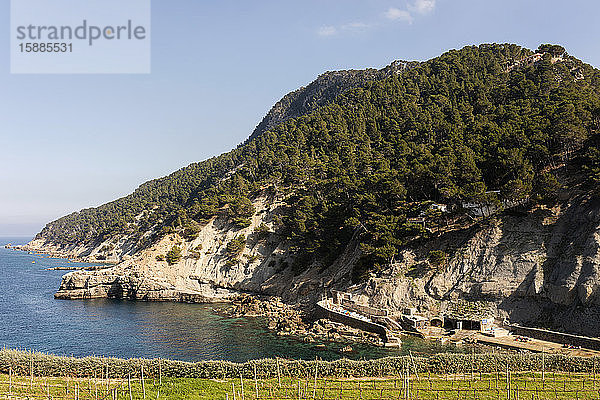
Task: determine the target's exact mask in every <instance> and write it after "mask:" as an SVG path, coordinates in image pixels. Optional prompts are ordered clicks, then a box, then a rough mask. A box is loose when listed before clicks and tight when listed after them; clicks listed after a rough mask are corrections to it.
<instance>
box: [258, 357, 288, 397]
mask: <svg viewBox="0 0 600 400" xmlns="http://www.w3.org/2000/svg"><path fill="white" fill-rule="evenodd" d="M252 366H253V367H254V388H255V389H256V398H257V399H258V379H256V363H252ZM279 387H280V388H281V385H279Z"/></svg>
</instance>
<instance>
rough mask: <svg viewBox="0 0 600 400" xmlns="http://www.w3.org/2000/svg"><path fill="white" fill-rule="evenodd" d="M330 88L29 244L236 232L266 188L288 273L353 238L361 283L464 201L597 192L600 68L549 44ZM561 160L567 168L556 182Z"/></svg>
mask: <svg viewBox="0 0 600 400" xmlns="http://www.w3.org/2000/svg"><path fill="white" fill-rule="evenodd" d="M388 68H389V67H388ZM357 76H358V78H356V77H357ZM340 77H341V78H340ZM342 78H343V75H340V76H338V77H337V78H335V79H334V81H335V82H334V84H330V85H329V86H327V84H325V83H324V85H325V86H323V87H320V88H319V87H312V88H311V91H310V95H307V93H308V92H303V93H301V92H299V93H296V94H291V95H288V96H286V98H287V100H286V98H284V99H283V100H282V102H283V103H279V104H280V106H279V107H278V110H279V111H278V112H277V113H275V114H272V116H271V118H268V119H266V120H265V121H263V123H261V124H262V125H259V127H257V130H256V131H255V133H254V134H253V136H252V137H251V139H250V140H248V141H247V142H246V143H244V144H243V145H241V146H239V147H238V148H236V149H235V150H232V151H231V152H229V153H226V154H223V155H221V156H218V157H215V158H212V159H210V160H207V161H203V162H200V163H197V164H192V165H190V166H189V167H187V168H184V169H182V170H180V171H177V172H175V173H174V174H172V175H169V176H167V177H164V178H161V179H157V180H153V181H150V182H147V183H145V184H143V185H142V186H140V188H138V189H137V190H136V191H135V192H134V193H133V194H131V195H130V196H127V197H124V198H122V199H119V200H116V201H114V202H111V203H108V204H106V205H103V206H101V207H98V208H94V209H87V210H83V211H81V212H79V213H74V214H71V215H68V216H66V217H63V218H61V219H59V220H57V221H54V222H52V223H50V224H48V225H47V226H46V227H45V228H44V229H43V230H42V232H41V233H40V234H38V237H39V238H42V237H43V238H45V239H48V240H50V241H52V242H54V243H92V242H100V241H103V240H105V239H106V238H109V237H111V236H114V235H116V234H119V233H124V232H127V233H130V234H131V235H134V236H136V237H139V240H140V246H146V245H149V244H151V243H153V242H154V241H156V240H157V239H158V238H159V237H161V236H163V235H165V234H167V233H171V232H178V233H180V234H182V235H183V236H184V237H188V238H193V237H194V235H195V233H196V232H198V230H199V229H200V227H201V226H202V224H204V223H206V221H208V220H209V219H210V218H211V217H213V216H215V215H217V214H224V215H227V216H228V217H229V218H230V219H231V221H232V222H234V223H235V224H236V225H237V226H239V227H244V226H246V225H248V224H249V221H248V218H250V216H252V215H253V214H254V212H255V210H254V207H253V205H252V202H251V200H252V199H253V198H255V197H256V196H257V195H259V194H261V193H264V192H266V191H268V192H271V193H278V194H280V195H282V196H284V198H285V205H286V209H285V212H284V213H283V216H282V217H281V220H280V221H278V224H277V227H276V233H277V235H279V237H281V239H282V240H289V241H290V242H291V243H293V244H294V246H295V248H296V250H297V251H296V259H295V262H294V269H295V270H296V271H301V270H302V269H303V268H305V267H306V266H308V265H310V264H314V263H318V264H321V265H322V266H323V267H326V266H327V265H328V264H329V263H331V262H332V261H333V260H334V259H335V258H336V257H337V255H338V254H339V252H340V251H341V250H342V249H343V248H344V246H345V245H346V244H347V243H348V242H349V241H350V240H351V239H352V238H354V240H358V241H359V242H360V243H361V250H362V254H363V256H362V259H361V262H360V263H359V265H358V266H357V268H356V269H355V275H356V278H360V275H361V274H362V273H363V272H364V271H367V270H370V269H372V268H375V269H376V268H378V267H379V266H382V265H384V264H387V263H389V262H390V261H391V260H393V258H394V256H395V255H396V254H397V253H398V251H399V250H400V249H401V248H402V246H405V245H406V244H407V243H409V242H410V241H412V240H415V239H416V238H426V237H428V235H430V234H431V232H432V229H431V228H432V227H436V226H440V225H442V224H444V223H447V219H448V218H449V216H456V215H458V216H460V215H464V214H465V209H464V208H463V206H465V205H466V204H468V203H470V204H487V205H493V206H494V207H496V208H498V209H501V208H502V206H503V205H506V204H528V205H532V204H536V203H553V202H554V201H556V194H557V192H558V190H559V189H560V187H561V185H565V184H577V185H580V187H581V188H582V189H583V190H589V191H590V192H593V191H597V188H598V187H599V185H598V184H599V183H600V150H599V149H600V139H599V136H598V129H599V128H600V73H599V71H598V70H595V69H594V68H592V67H591V66H589V65H587V64H584V63H582V62H581V61H579V60H577V59H575V58H574V57H571V56H569V55H568V54H567V53H566V52H565V50H564V49H563V48H562V47H560V46H550V45H543V46H540V48H539V49H538V50H537V51H535V52H534V51H531V50H528V49H524V48H522V47H519V46H517V45H512V44H505V45H499V44H491V45H481V46H478V47H475V46H472V47H465V48H463V49H461V50H452V51H449V52H447V53H445V54H443V55H441V56H440V57H437V58H435V59H432V60H429V61H426V62H422V63H415V64H411V68H402V69H398V68H396V69H394V70H393V73H389V70H388V73H375V72H372V71H371V72H369V73H353V74H351V78H348V79H354V81H352V83H351V84H348V85H345V84H343V83H340V79H342ZM315 85H317V84H315ZM317 86H318V85H317ZM302 96H304V97H302ZM307 96H308V97H307ZM311 96H312V97H311ZM299 99H302V100H299ZM307 99H309V100H307ZM272 113H273V111H272ZM296 115H299V116H296ZM279 122H281V123H279ZM565 164H569V165H577V166H578V170H579V171H581V173H580V174H579V175H578V176H577V177H574V178H573V179H571V180H567V181H564V180H563V181H560V182H559V180H558V179H557V177H556V176H555V173H556V172H555V171H556V170H557V169H558V168H559V167H560V166H562V165H565ZM431 202H435V203H439V204H443V205H444V206H446V207H445V210H446V211H445V212H442V211H440V210H439V209H436V208H432V207H431ZM419 218H420V219H419ZM445 221H446V222H445ZM148 232H151V234H148Z"/></svg>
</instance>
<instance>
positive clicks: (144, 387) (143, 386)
mask: <svg viewBox="0 0 600 400" xmlns="http://www.w3.org/2000/svg"><path fill="white" fill-rule="evenodd" d="M142 393H143V395H144V400H146V383H145V382H144V366H143V365H142Z"/></svg>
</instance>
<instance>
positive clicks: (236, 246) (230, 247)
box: [226, 235, 246, 259]
mask: <svg viewBox="0 0 600 400" xmlns="http://www.w3.org/2000/svg"><path fill="white" fill-rule="evenodd" d="M245 246H246V236H244V235H238V236H236V237H235V238H233V239H231V241H230V242H229V243H227V248H226V252H227V256H228V257H229V258H230V259H237V258H238V257H239V256H240V255H241V254H242V252H243V251H244V247H245Z"/></svg>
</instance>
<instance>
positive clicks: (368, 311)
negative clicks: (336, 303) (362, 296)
mask: <svg viewBox="0 0 600 400" xmlns="http://www.w3.org/2000/svg"><path fill="white" fill-rule="evenodd" d="M342 306H344V308H346V309H348V310H352V311H356V312H357V313H359V314H363V315H375V316H378V317H387V316H388V312H387V310H380V309H377V308H373V307H369V306H366V305H362V304H356V303H355V302H353V301H352V300H342Z"/></svg>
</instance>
